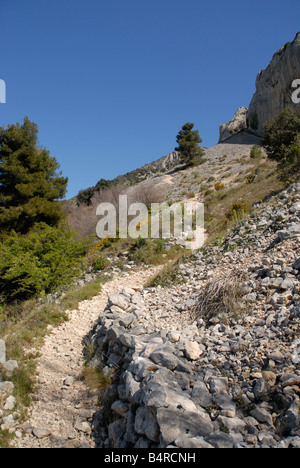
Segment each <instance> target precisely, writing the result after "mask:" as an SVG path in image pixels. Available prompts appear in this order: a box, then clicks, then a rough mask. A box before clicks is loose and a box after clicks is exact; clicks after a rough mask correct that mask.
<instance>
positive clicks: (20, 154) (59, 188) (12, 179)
mask: <svg viewBox="0 0 300 468" xmlns="http://www.w3.org/2000/svg"><path fill="white" fill-rule="evenodd" d="M58 169H59V164H58V162H57V161H56V159H55V158H54V157H50V153H49V151H47V150H46V149H45V148H41V147H39V145H38V128H37V125H36V124H35V123H33V122H31V121H30V120H29V119H28V117H25V119H24V123H23V124H22V125H20V124H19V123H17V124H16V125H8V127H7V128H4V127H1V128H0V229H1V230H5V231H10V230H12V229H14V230H15V231H16V232H20V233H26V232H28V231H29V230H30V228H31V227H32V226H33V225H34V224H35V223H38V222H44V223H46V224H48V225H49V226H56V225H57V224H58V223H59V221H60V220H61V218H62V211H61V207H60V203H59V202H58V200H60V199H62V198H63V197H64V196H65V193H66V189H67V183H68V179H67V178H64V177H62V175H61V173H59V174H58V173H57V170H58Z"/></svg>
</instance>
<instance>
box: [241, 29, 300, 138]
mask: <svg viewBox="0 0 300 468" xmlns="http://www.w3.org/2000/svg"><path fill="white" fill-rule="evenodd" d="M297 79H300V33H298V34H297V35H296V37H295V39H294V41H293V42H291V43H287V44H286V45H285V46H283V47H282V48H281V49H280V50H278V52H276V54H275V55H274V56H273V58H272V60H271V63H270V64H269V66H268V67H267V68H265V69H264V70H262V71H261V72H260V73H259V74H258V76H257V79H256V92H255V94H254V96H253V98H252V100H251V103H250V105H249V109H248V112H247V125H248V128H249V129H252V130H254V131H255V132H257V133H258V134H259V135H261V134H262V131H263V124H264V123H265V122H267V121H268V120H270V119H272V118H274V117H276V116H277V115H278V114H279V113H280V112H281V111H282V110H283V109H285V108H286V107H296V106H297V105H299V104H296V103H294V102H293V100H292V95H293V93H294V92H295V88H293V87H292V83H293V82H294V81H295V80H297Z"/></svg>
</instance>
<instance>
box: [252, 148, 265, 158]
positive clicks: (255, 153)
mask: <svg viewBox="0 0 300 468" xmlns="http://www.w3.org/2000/svg"><path fill="white" fill-rule="evenodd" d="M262 155H263V154H262V150H261V148H260V147H259V146H258V145H254V146H253V147H252V148H251V151H250V158H252V159H260V158H262Z"/></svg>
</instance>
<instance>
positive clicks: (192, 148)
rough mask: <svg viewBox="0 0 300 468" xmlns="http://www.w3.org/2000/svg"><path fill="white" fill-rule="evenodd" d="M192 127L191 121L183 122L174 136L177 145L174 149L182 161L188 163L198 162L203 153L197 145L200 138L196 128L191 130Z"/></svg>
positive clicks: (200, 140) (194, 163) (200, 141)
mask: <svg viewBox="0 0 300 468" xmlns="http://www.w3.org/2000/svg"><path fill="white" fill-rule="evenodd" d="M193 128H194V124H193V123H190V122H188V123H186V124H184V125H183V127H182V129H181V130H180V132H179V133H178V135H177V138H176V141H177V144H178V147H176V148H175V151H178V152H179V153H180V154H181V157H182V161H183V162H185V163H186V164H188V165H196V164H199V163H200V162H201V158H202V156H203V154H204V151H203V149H202V148H201V147H200V146H199V143H202V139H201V138H200V136H199V132H198V130H193Z"/></svg>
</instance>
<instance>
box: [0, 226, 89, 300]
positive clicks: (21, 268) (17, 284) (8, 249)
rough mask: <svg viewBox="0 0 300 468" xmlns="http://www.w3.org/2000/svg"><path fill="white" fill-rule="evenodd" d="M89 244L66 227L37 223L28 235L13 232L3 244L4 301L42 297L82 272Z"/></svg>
mask: <svg viewBox="0 0 300 468" xmlns="http://www.w3.org/2000/svg"><path fill="white" fill-rule="evenodd" d="M86 249H87V245H86V243H84V242H83V241H78V240H75V235H74V233H72V232H71V231H70V229H69V228H68V227H66V226H64V227H61V228H54V227H50V226H48V225H47V224H45V223H39V224H36V225H35V226H34V227H33V228H32V230H31V231H30V232H29V233H28V234H27V235H22V234H17V233H16V232H14V231H12V232H11V233H10V234H9V235H7V236H4V238H3V241H2V242H1V243H0V252H1V257H0V296H1V297H2V301H3V300H5V301H6V302H11V301H13V300H20V299H28V298H30V297H32V296H43V295H44V294H45V293H49V292H51V291H54V290H56V289H57V288H58V287H60V286H62V285H64V284H67V283H70V281H71V280H72V279H73V278H74V276H76V275H77V274H78V272H79V264H80V261H81V260H82V259H83V256H84V254H85V253H86Z"/></svg>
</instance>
